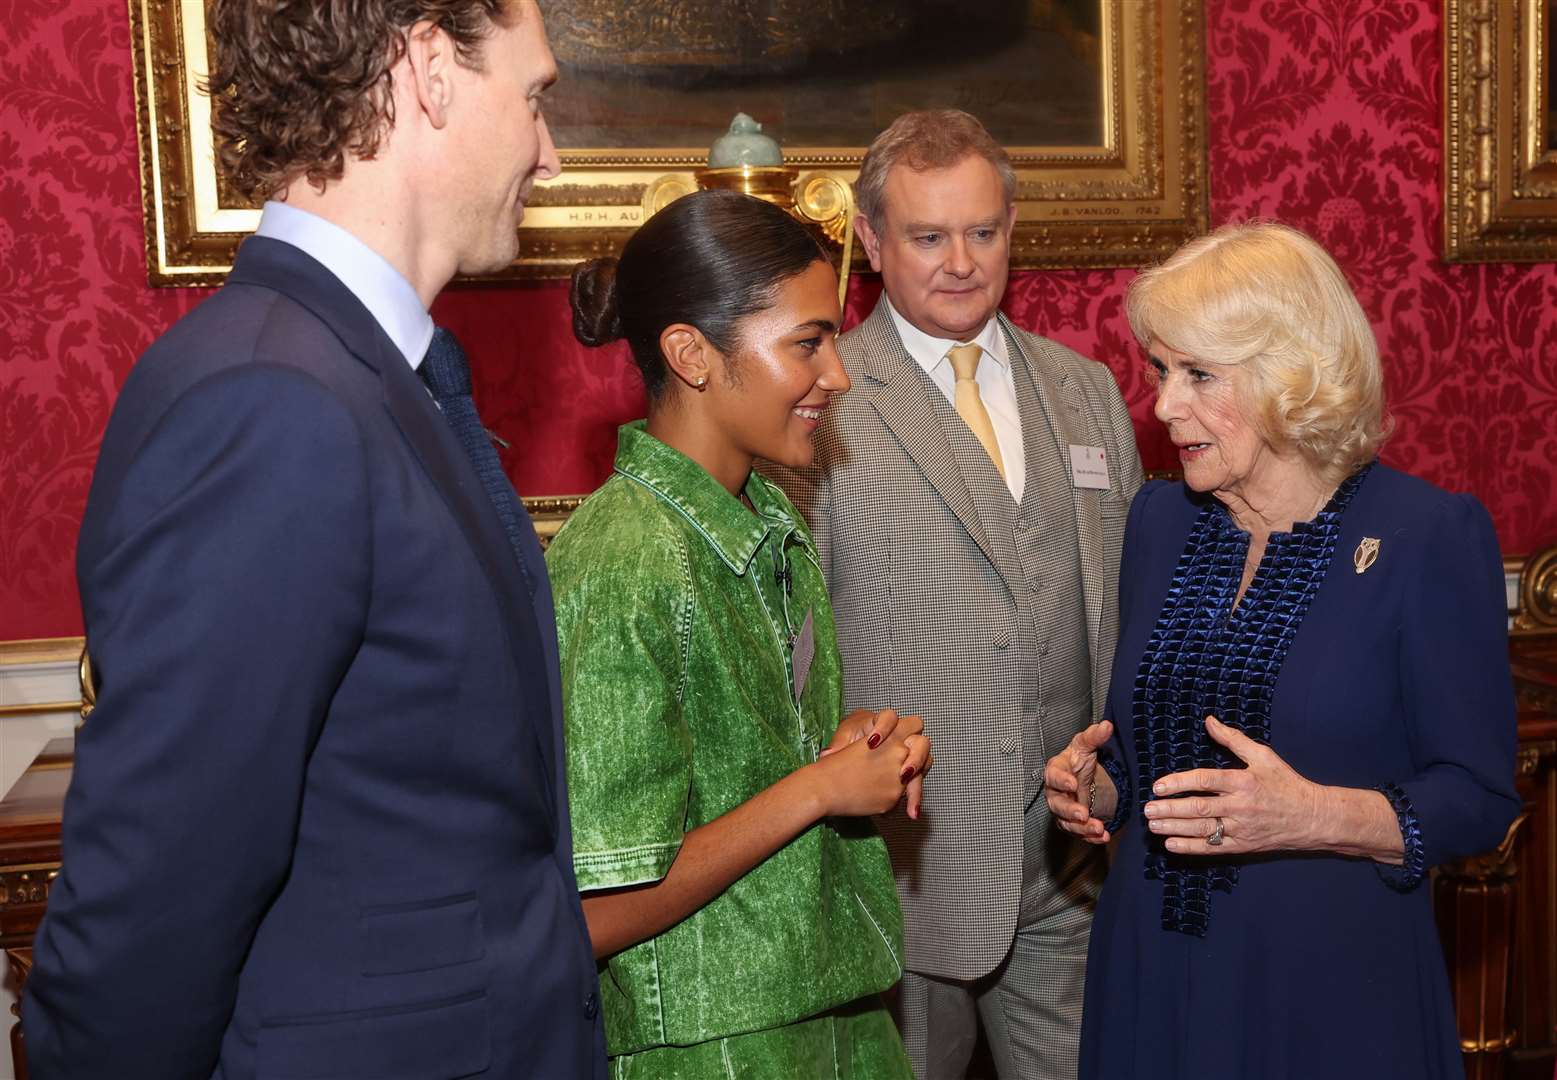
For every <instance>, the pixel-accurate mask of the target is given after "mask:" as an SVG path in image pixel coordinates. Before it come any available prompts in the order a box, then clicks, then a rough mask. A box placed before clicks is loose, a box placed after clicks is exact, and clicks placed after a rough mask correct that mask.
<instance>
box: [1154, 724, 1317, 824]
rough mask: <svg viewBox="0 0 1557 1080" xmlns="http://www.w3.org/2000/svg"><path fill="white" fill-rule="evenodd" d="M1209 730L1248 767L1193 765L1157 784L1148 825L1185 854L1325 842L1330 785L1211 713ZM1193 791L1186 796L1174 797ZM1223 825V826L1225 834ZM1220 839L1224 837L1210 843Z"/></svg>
mask: <svg viewBox="0 0 1557 1080" xmlns="http://www.w3.org/2000/svg"><path fill="white" fill-rule="evenodd" d="M1206 734H1208V735H1210V736H1211V738H1212V739H1214V740H1216V742H1218V743H1220V744H1221V745H1222V746H1225V747H1227V749H1229V750H1231V751H1232V752H1233V754H1234V755H1235V756H1236V757H1237V758H1238V760H1239V761H1242V762H1243V763H1244V764H1245V765H1247V766H1248V768H1246V769H1191V770H1189V771H1188V772H1181V773H1170V774H1168V775H1167V776H1164V777H1161V778H1160V779H1159V780H1158V781H1157V782H1156V783H1154V784H1153V785H1152V794H1153V795H1155V796H1157V798H1155V799H1153V800H1152V801H1151V802H1149V803H1147V804H1146V806H1145V813H1146V822H1147V827H1148V828H1150V829H1151V831H1152V832H1154V833H1156V834H1157V835H1158V836H1165V837H1167V848H1168V850H1169V851H1172V852H1176V853H1177V854H1180V855H1246V854H1250V853H1253V852H1261V851H1308V850H1313V849H1315V848H1321V847H1327V846H1328V845H1326V844H1323V843H1321V842H1320V836H1321V828H1320V823H1321V819H1322V817H1323V810H1324V806H1325V801H1326V800H1325V796H1324V793H1325V791H1326V790H1327V789H1325V788H1323V787H1321V786H1320V785H1319V784H1316V783H1314V782H1313V781H1311V780H1307V779H1304V778H1303V777H1302V776H1299V775H1298V774H1297V772H1295V771H1294V770H1293V769H1292V767H1291V766H1290V765H1288V764H1287V763H1286V762H1285V761H1283V760H1281V758H1280V756H1279V755H1277V753H1276V751H1274V750H1272V749H1271V748H1270V747H1268V746H1265V745H1262V744H1261V743H1257V742H1255V741H1254V740H1253V739H1251V738H1249V737H1248V736H1247V735H1245V734H1244V733H1243V732H1241V731H1238V730H1237V729H1235V728H1230V727H1228V726H1227V725H1226V724H1224V723H1222V722H1221V721H1219V720H1217V718H1216V717H1214V716H1208V717H1206ZM1186 792H1194V793H1195V794H1190V795H1188V796H1186V797H1184V798H1169V797H1168V796H1174V795H1182V794H1184V793H1186ZM1218 829H1220V834H1218ZM1211 840H1220V841H1221V842H1220V843H1215V844H1213V843H1211Z"/></svg>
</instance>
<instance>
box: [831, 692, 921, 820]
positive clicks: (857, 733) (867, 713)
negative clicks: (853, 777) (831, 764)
mask: <svg viewBox="0 0 1557 1080" xmlns="http://www.w3.org/2000/svg"><path fill="white" fill-rule="evenodd" d="M900 722H902V723H904V724H905V728H904V731H905V734H920V733H922V732H923V731H924V721H923V720H921V719H920V718H919V717H917V716H903V717H900V716H898V714H897V710H895V709H855V710H854V711H853V712H851V713H850V714H849V715H848V716H845V717H844V718H843V720H842V721H841V722H840V723H839V724H838V730H837V731H835V732H833V739H832V742H830V743H828V744H827V748H826V749H824V750H823V751H822V753H821V756H822V757H827V756H828V755H829V754H836V753H837V752H838V751H840V750H842V749H843V748H844V747H846V746H850V745H852V744H854V743H857V742H859V741H860V740H861V739H863V740H864V741H865V744H866V745H867V746H869V747H870V748H871V749H872V750H874V749H876V747H878V746H880V745H881V744H882V743H883V742H885V741H886V740H887V739H889V738H891V736H892V733H893V732H894V731H896V730H897V727H898V724H899V723H900ZM926 745H928V742H927V743H926ZM934 761H935V758H934V757H933V756H927V763H926V764H925V765H924V767H923V768H921V769H919V771H918V772H916V773H915V774H914V777H913V779H912V780H910V781H909V782H908V787H907V795H908V806H907V809H908V816H909V817H911V818H913V819H914V820H915V821H917V820H919V807H920V804H921V803H922V802H923V801H924V774H925V772H926V771H928V770H929V768H930V763H933V762H934Z"/></svg>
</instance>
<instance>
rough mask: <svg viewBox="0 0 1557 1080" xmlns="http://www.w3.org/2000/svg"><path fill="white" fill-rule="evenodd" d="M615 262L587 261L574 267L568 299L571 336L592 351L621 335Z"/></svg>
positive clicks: (612, 260)
mask: <svg viewBox="0 0 1557 1080" xmlns="http://www.w3.org/2000/svg"><path fill="white" fill-rule="evenodd" d="M616 266H617V262H616V260H615V259H590V260H589V261H588V262H583V263H579V264H578V265H577V266H575V267H574V268H573V282H572V285H571V286H570V288H569V290H568V300H569V302H570V303H571V304H572V305H573V336H574V337H576V338H578V339H579V341H581V342H583V343H584V344H585V345H588V346H589V347H590V348H594V347H595V346H597V345H609V344H610V343H611V342H613V341H615V340H617V339H618V338H620V337H621V336H622V316H621V312H620V311H618V310H617V307H616Z"/></svg>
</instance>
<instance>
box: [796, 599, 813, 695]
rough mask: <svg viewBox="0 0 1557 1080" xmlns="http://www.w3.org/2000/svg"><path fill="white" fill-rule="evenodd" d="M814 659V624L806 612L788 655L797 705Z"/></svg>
mask: <svg viewBox="0 0 1557 1080" xmlns="http://www.w3.org/2000/svg"><path fill="white" fill-rule="evenodd" d="M815 659H816V624H815V623H813V622H812V621H811V612H810V611H807V612H806V621H805V622H804V623H802V624H801V626H800V633H798V634H796V635H795V648H794V651H793V652H791V653H790V667H791V669H792V670H793V671H794V673H795V702H796V703H797V704H798V703H799V701H800V695H801V694H804V693H805V690H806V677H807V676H809V675H810V674H811V661H812V660H815Z"/></svg>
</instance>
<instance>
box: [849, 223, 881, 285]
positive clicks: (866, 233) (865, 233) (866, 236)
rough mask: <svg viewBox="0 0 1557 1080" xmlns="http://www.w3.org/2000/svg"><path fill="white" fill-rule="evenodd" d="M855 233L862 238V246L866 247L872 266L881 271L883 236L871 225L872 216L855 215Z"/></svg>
mask: <svg viewBox="0 0 1557 1080" xmlns="http://www.w3.org/2000/svg"><path fill="white" fill-rule="evenodd" d="M854 235H855V236H857V237H859V238H860V246H861V247H863V248H864V249H865V256H866V258H868V259H870V268H871V269H872V270H874V271H875V272H876V273H878V274H879V273H881V237H880V236H878V235H877V234H876V230H875V229H874V228H872V227H871V224H870V218H868V217H866V216H865V215H864V214H855V215H854Z"/></svg>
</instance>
